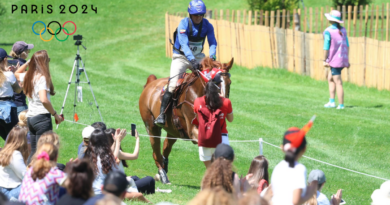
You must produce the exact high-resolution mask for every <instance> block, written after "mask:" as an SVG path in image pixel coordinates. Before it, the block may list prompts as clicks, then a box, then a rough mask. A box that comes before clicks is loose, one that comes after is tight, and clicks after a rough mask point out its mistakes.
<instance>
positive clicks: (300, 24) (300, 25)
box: [297, 9, 303, 31]
mask: <svg viewBox="0 0 390 205" xmlns="http://www.w3.org/2000/svg"><path fill="white" fill-rule="evenodd" d="M301 19H302V18H301V9H298V19H297V20H298V25H299V27H298V30H299V31H302V30H303V29H302V21H301Z"/></svg>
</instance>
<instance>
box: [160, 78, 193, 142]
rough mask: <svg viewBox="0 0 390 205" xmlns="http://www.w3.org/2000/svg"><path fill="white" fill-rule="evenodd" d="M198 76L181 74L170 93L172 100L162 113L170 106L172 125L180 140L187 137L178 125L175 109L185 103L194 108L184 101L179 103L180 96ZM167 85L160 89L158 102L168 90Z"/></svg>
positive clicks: (179, 124)
mask: <svg viewBox="0 0 390 205" xmlns="http://www.w3.org/2000/svg"><path fill="white" fill-rule="evenodd" d="M198 77H199V76H198V75H196V74H193V73H183V74H182V75H181V76H180V77H179V79H178V81H177V84H176V89H175V90H174V91H173V93H172V100H171V101H170V102H169V104H168V106H167V108H166V109H165V111H164V113H166V112H167V111H168V110H169V109H170V107H171V106H172V123H173V124H174V125H175V127H176V129H177V130H178V131H179V133H180V137H181V138H186V139H189V135H188V134H187V133H186V131H185V130H184V128H183V126H182V125H181V123H180V119H179V117H178V116H177V114H176V113H177V112H178V111H177V109H178V108H179V107H180V106H181V105H182V104H184V103H187V104H189V105H191V107H192V108H193V107H194V104H193V103H191V102H189V101H187V100H186V99H184V101H183V102H180V103H179V99H180V96H181V95H182V94H183V93H184V92H185V91H186V90H187V89H188V87H189V86H190V85H192V83H193V82H195V80H196V79H197V78H198ZM168 84H169V81H168V83H167V84H166V85H165V86H164V87H163V88H162V89H161V94H160V101H162V97H163V95H164V93H165V92H166V91H167V90H168Z"/></svg>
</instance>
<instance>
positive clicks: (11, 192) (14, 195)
mask: <svg viewBox="0 0 390 205" xmlns="http://www.w3.org/2000/svg"><path fill="white" fill-rule="evenodd" d="M20 187H21V185H19V186H17V187H16V188H11V189H7V188H0V192H2V193H3V194H4V195H5V196H6V197H7V198H8V200H10V201H15V200H18V198H19V194H20Z"/></svg>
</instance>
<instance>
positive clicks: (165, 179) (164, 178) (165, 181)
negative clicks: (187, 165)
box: [158, 169, 171, 184]
mask: <svg viewBox="0 0 390 205" xmlns="http://www.w3.org/2000/svg"><path fill="white" fill-rule="evenodd" d="M158 174H159V175H160V181H161V183H163V184H171V182H170V181H169V179H168V176H167V173H166V172H165V170H164V169H160V170H158Z"/></svg>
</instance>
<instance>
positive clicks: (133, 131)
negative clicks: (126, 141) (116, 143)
mask: <svg viewBox="0 0 390 205" xmlns="http://www.w3.org/2000/svg"><path fill="white" fill-rule="evenodd" d="M135 127H136V126H135V124H131V136H133V137H135Z"/></svg>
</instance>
